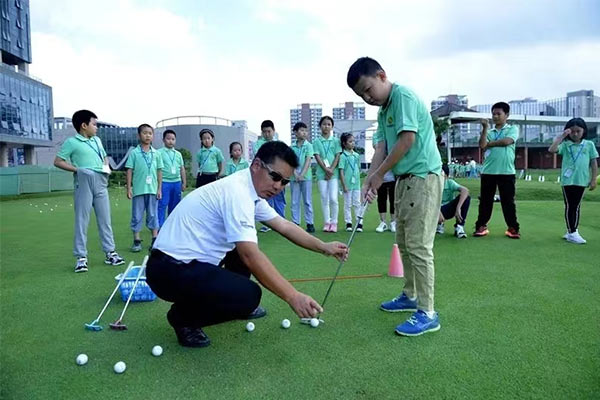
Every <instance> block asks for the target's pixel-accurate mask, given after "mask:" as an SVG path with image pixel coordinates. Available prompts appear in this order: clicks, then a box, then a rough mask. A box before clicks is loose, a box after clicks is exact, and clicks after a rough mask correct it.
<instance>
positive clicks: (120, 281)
mask: <svg viewBox="0 0 600 400" xmlns="http://www.w3.org/2000/svg"><path fill="white" fill-rule="evenodd" d="M133 264H134V263H133V261H131V262H130V263H129V265H128V266H127V268H126V269H125V272H123V275H121V279H119V282H117V286H116V287H115V289H114V290H113V292H112V294H111V295H110V297H109V298H108V301H107V302H106V304H104V307H103V308H102V311H100V314H98V318H96V320H99V319H100V318H101V317H102V314H104V311H106V308H107V307H108V305H109V304H110V302H111V301H112V299H113V297H115V293H117V290H119V286H121V284H122V283H123V281H124V280H125V277H126V276H127V273H128V272H129V270H130V269H131V267H133Z"/></svg>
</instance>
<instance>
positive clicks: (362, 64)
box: [346, 57, 383, 89]
mask: <svg viewBox="0 0 600 400" xmlns="http://www.w3.org/2000/svg"><path fill="white" fill-rule="evenodd" d="M379 71H383V68H382V67H381V65H380V64H379V63H378V62H377V61H375V60H373V59H372V58H370V57H361V58H359V59H358V60H356V61H354V64H352V65H351V66H350V69H349V70H348V76H347V77H346V83H347V84H348V86H349V87H350V89H352V88H354V86H356V83H357V82H358V80H359V79H360V78H361V77H362V76H375V75H377V72H379Z"/></svg>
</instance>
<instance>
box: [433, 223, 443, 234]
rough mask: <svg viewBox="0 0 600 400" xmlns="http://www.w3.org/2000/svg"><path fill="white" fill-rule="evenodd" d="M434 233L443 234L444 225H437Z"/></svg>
mask: <svg viewBox="0 0 600 400" xmlns="http://www.w3.org/2000/svg"><path fill="white" fill-rule="evenodd" d="M435 233H439V234H440V235H443V234H444V224H438V226H437V228H436V230H435Z"/></svg>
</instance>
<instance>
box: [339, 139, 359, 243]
mask: <svg viewBox="0 0 600 400" xmlns="http://www.w3.org/2000/svg"><path fill="white" fill-rule="evenodd" d="M340 143H341V145H342V149H344V151H343V152H342V155H341V157H340V164H339V166H338V169H339V170H340V182H341V183H342V190H343V191H344V221H346V231H347V232H351V231H352V207H354V216H355V217H357V216H358V213H359V210H360V154H358V153H356V152H355V151H354V136H352V134H351V133H344V134H343V135H342V137H341V138H340ZM356 231H357V232H362V231H363V226H362V224H358V226H357V227H356Z"/></svg>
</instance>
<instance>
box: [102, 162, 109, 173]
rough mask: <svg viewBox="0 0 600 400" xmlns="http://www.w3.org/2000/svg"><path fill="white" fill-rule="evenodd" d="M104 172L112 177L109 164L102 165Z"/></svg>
mask: <svg viewBox="0 0 600 400" xmlns="http://www.w3.org/2000/svg"><path fill="white" fill-rule="evenodd" d="M102 172H104V173H105V174H108V175H110V167H109V166H108V165H107V164H103V165H102Z"/></svg>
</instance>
